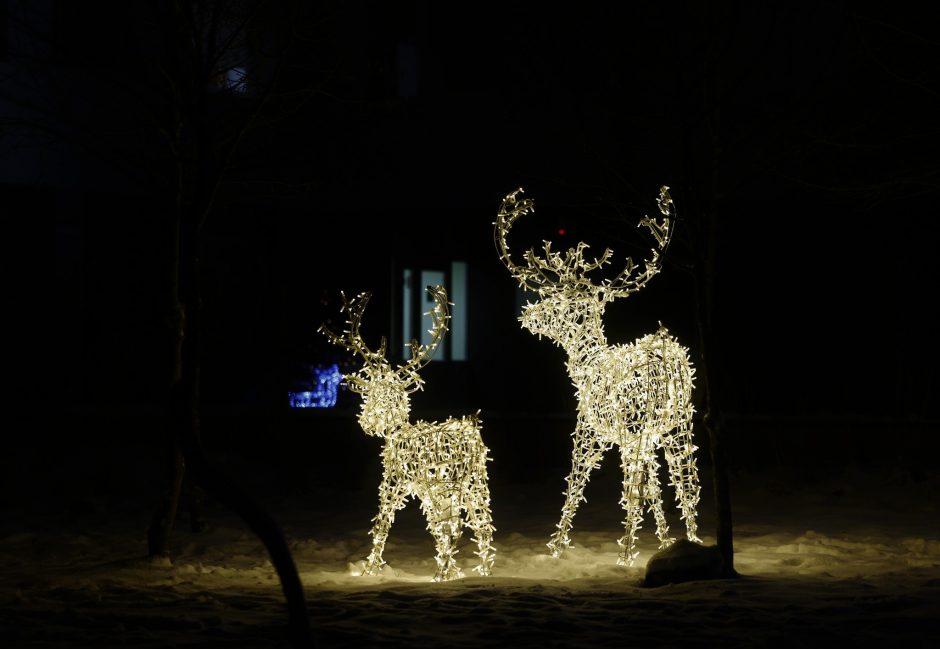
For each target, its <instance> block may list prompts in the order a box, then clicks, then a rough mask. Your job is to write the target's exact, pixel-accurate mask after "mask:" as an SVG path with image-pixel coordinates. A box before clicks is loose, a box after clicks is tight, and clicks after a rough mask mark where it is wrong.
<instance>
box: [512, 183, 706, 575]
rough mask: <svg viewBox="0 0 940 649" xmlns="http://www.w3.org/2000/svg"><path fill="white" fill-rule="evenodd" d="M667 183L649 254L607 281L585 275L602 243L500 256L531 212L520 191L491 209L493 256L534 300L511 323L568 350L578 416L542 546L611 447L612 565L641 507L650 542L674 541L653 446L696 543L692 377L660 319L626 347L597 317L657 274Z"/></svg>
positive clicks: (565, 541)
mask: <svg viewBox="0 0 940 649" xmlns="http://www.w3.org/2000/svg"><path fill="white" fill-rule="evenodd" d="M668 189H669V188H668V187H662V188H661V189H660V195H659V199H658V203H659V209H660V212H661V213H662V215H663V219H662V221H661V222H659V221H657V220H655V219H649V218H643V219H642V220H641V221H640V223H639V225H641V226H645V227H647V228H649V230H650V232H651V233H652V234H653V236H654V237H655V238H656V242H657V244H658V248H659V250H655V249H654V250H653V256H652V259H650V260H649V261H647V262H646V264H645V268H644V269H643V270H642V271H639V272H637V274H636V275H634V271H635V270H637V268H636V267H635V266H634V264H633V260H632V259H630V258H629V257H628V258H627V264H626V268H625V269H624V270H623V271H622V272H621V273H620V274H619V275H617V276H616V277H615V278H613V279H608V280H603V281H600V282H598V283H594V282H592V281H591V280H590V279H589V278H588V274H589V273H591V272H592V271H595V270H598V269H600V268H601V267H602V266H604V265H605V264H608V263H610V262H609V260H610V256H611V255H612V254H613V253H612V251H611V250H610V249H609V248H608V249H606V250H604V253H603V254H602V255H601V256H600V257H599V258H597V259H594V260H593V261H588V260H585V258H584V251H585V249H586V248H587V247H588V246H587V244H585V243H583V242H581V243H578V245H577V247H576V248H570V249H568V251H567V252H566V253H565V254H564V255H562V254H560V253H557V252H553V251H552V249H551V243H550V242H548V241H546V242H544V246H543V247H544V253H545V254H544V257H540V256H538V255H536V253H535V251H534V250H532V249H530V250H529V251H528V252H527V253H526V255H525V262H526V264H525V266H517V265H516V264H515V263H514V262H513V261H512V258H511V256H510V252H509V246H508V245H507V243H506V238H507V236H508V234H509V230H510V228H512V225H513V223H514V222H515V221H516V219H518V218H519V217H520V216H522V215H523V214H526V213H528V212H533V211H534V204H533V202H532V201H531V200H530V199H524V200H519V198H518V196H519V194H521V193H522V191H523V190H522V188H519V189H517V190H516V191H514V192H512V193H510V194H509V195H507V196H506V197H505V198H504V199H503V202H502V205H501V206H500V209H499V215H498V217H497V219H496V223H495V226H496V227H495V229H494V239H495V243H496V247H497V249H498V251H499V256H500V259H501V260H502V262H503V264H504V265H505V266H506V268H508V269H509V272H510V273H512V276H513V277H514V278H515V279H516V280H518V282H519V284H520V286H522V287H523V288H526V289H529V290H531V291H535V292H536V293H538V295H539V300H538V301H537V302H535V303H534V304H527V305H526V306H525V307H524V309H523V312H522V316H521V317H520V318H519V320H520V321H521V322H522V326H523V327H524V328H526V329H528V330H529V331H531V332H532V333H534V334H537V335H538V336H539V338H541V337H542V336H543V335H544V336H547V337H548V338H550V339H551V340H552V341H554V342H555V343H556V344H557V345H559V346H560V347H562V348H563V349H564V350H565V351H566V352H567V354H568V361H567V368H568V374H569V375H570V377H571V380H572V382H573V383H574V386H575V388H576V390H577V397H578V419H577V424H576V427H575V430H574V433H573V437H574V450H573V452H572V456H571V474H570V475H569V476H568V477H567V479H566V480H567V483H568V486H567V489H566V490H565V505H564V508H563V509H562V514H561V520H560V521H559V523H558V525H557V528H558V529H557V531H556V532H555V533H554V534H553V535H552V537H551V541H550V542H549V543H548V547H549V549H550V550H551V553H552V556H555V557H558V556H560V555H561V554H562V553H563V552H564V551H565V549H566V548H568V547H569V546H570V545H571V540H570V539H569V537H568V533H569V532H570V531H571V528H572V519H573V518H574V515H575V512H576V511H577V508H578V505H579V503H580V502H581V501H582V500H584V496H583V493H584V487H585V485H586V484H587V481H588V477H589V476H590V473H591V470H592V469H595V468H597V467H598V466H600V461H601V458H602V456H603V454H604V453H605V452H606V451H607V450H608V449H610V448H611V447H612V446H613V445H614V444H616V445H617V446H618V447H619V449H620V462H621V464H622V466H623V473H624V477H623V497H622V499H621V501H620V502H621V505H622V506H623V508H624V509H625V511H626V521H625V523H624V524H625V527H626V533H625V534H624V536H623V537H622V538H621V539H620V540H619V541H618V544H619V545H620V555H619V558H618V561H617V562H618V563H619V564H620V565H633V561H634V559H635V558H636V557H637V555H638V554H639V553H638V552H636V551H635V547H636V532H637V530H638V529H640V526H641V523H642V519H643V503H644V501H645V502H646V503H647V504H648V506H649V509H650V510H651V511H652V512H653V515H654V516H655V519H656V534H657V536H658V537H659V541H660V547H661V548H662V547H666V546H668V545H669V544H671V543H672V542H673V541H674V539H672V538H670V537H669V528H668V525H667V523H666V517H665V515H664V514H663V506H662V493H661V490H660V485H659V477H658V470H659V462H658V460H657V458H656V452H657V451H658V449H660V448H661V449H663V452H664V455H665V457H666V462H667V464H668V469H669V475H670V478H671V480H670V483H671V484H672V485H673V486H674V487H675V493H676V501H677V503H678V505H679V507H680V508H681V510H682V518H684V519H685V524H686V532H687V536H688V538H689V539H690V540H692V541H697V542H700V541H699V539H698V537H697V535H696V531H697V527H696V520H695V517H696V506H697V504H698V500H699V484H698V471H697V468H696V461H695V457H694V451H695V450H696V447H695V446H694V445H693V444H692V413H693V408H692V404H691V396H692V377H693V374H694V370H693V369H692V368H691V367H690V365H689V360H688V354H687V351H686V349H685V348H684V347H682V346H680V345H679V344H678V343H677V342H676V341H675V339H674V338H672V337H671V336H670V335H669V333H668V332H667V331H666V329H665V328H664V327H663V326H662V325H660V329H659V331H658V332H657V333H655V334H651V335H647V336H645V337H643V338H641V339H639V340H637V341H636V342H634V343H633V344H624V345H608V344H607V338H606V337H605V335H604V325H603V322H602V317H603V315H604V309H605V308H606V307H607V304H608V303H610V302H612V301H613V300H615V299H617V298H620V297H627V296H628V295H630V294H631V293H635V292H636V291H639V290H640V289H641V288H643V286H644V285H645V284H646V283H647V282H648V281H649V280H650V279H651V278H652V277H653V276H654V275H656V273H658V272H659V252H660V251H664V250H665V249H666V246H667V245H668V243H669V239H670V237H671V236H672V227H673V225H672V223H673V219H674V215H675V214H674V208H673V204H672V198H671V197H670V196H669V191H668Z"/></svg>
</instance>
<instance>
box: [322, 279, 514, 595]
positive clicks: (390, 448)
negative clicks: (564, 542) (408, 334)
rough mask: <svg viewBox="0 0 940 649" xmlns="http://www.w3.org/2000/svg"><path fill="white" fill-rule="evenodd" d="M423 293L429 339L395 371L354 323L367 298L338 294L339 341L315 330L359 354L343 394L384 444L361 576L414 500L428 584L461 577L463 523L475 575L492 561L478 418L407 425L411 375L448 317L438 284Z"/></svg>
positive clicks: (377, 565) (415, 379)
mask: <svg viewBox="0 0 940 649" xmlns="http://www.w3.org/2000/svg"><path fill="white" fill-rule="evenodd" d="M427 290H428V292H429V293H430V294H431V296H432V297H433V298H434V301H435V306H434V308H433V309H432V310H431V311H430V312H429V313H428V314H429V315H430V316H431V319H432V322H433V325H432V328H431V330H430V331H429V333H430V334H431V340H430V342H429V343H428V344H427V345H421V344H419V343H418V341H416V340H412V341H411V359H410V360H408V361H406V362H405V363H403V364H402V365H399V366H398V367H392V365H391V364H390V363H389V362H388V360H387V359H386V358H385V347H386V341H385V338H384V337H383V338H382V341H381V343H380V345H379V349H378V351H375V352H373V351H371V350H370V349H369V348H368V347H367V346H366V344H365V342H364V341H363V339H362V336H361V335H360V334H359V322H360V320H361V319H362V314H363V312H364V311H365V308H366V304H367V303H368V301H369V298H370V297H371V293H362V294H360V295H359V296H358V297H356V298H354V299H352V300H347V299H346V296H345V295H343V311H346V312H347V313H348V314H349V315H348V317H347V328H346V331H345V332H344V333H343V335H342V336H338V335H336V334H335V333H333V332H332V331H330V330H329V329H327V328H326V327H325V326H321V327H320V331H322V332H323V333H325V334H326V336H327V337H328V338H329V339H330V341H331V342H333V343H334V344H337V345H342V346H343V347H345V348H346V349H348V350H350V351H352V352H354V353H356V354H358V355H359V356H361V357H362V361H363V367H362V369H360V370H359V371H357V372H354V373H352V374H349V375H347V376H346V377H345V378H346V379H347V381H348V385H349V387H350V389H351V390H353V391H354V392H358V393H359V394H361V395H362V410H361V412H360V414H359V424H360V425H361V426H362V429H363V430H364V431H365V432H366V433H367V434H368V435H373V436H377V437H381V438H383V439H384V440H385V448H384V449H383V451H382V463H383V467H384V470H383V474H382V484H381V485H379V513H378V514H377V515H376V517H375V518H374V519H373V521H374V525H373V527H372V552H371V554H369V556H368V558H367V559H366V561H365V566H364V569H363V573H364V574H375V573H376V572H377V571H378V570H379V569H381V567H382V565H384V563H385V562H384V561H383V560H382V552H383V550H384V549H385V541H386V539H387V538H388V534H389V530H390V529H391V527H392V523H394V521H395V512H396V511H398V510H399V509H402V508H403V507H404V506H405V504H406V503H407V501H408V499H409V498H411V497H417V498H418V499H419V500H420V501H421V510H422V511H423V512H424V515H425V517H426V518H427V521H428V530H429V531H430V532H431V534H432V535H433V536H434V541H435V543H436V545H437V574H436V575H435V577H434V579H435V581H446V580H449V579H456V578H458V577H461V576H462V574H461V572H460V570H459V568H458V566H457V560H456V558H455V555H456V554H457V541H458V540H459V539H460V536H461V534H462V532H463V525H466V526H467V527H469V528H470V529H471V530H472V531H473V533H474V538H473V540H474V542H475V543H476V545H477V548H478V551H477V552H476V554H477V556H478V557H479V565H478V566H476V567H475V568H474V570H476V571H477V572H479V573H480V574H481V575H488V574H489V573H490V569H491V567H492V565H493V561H494V558H495V550H494V548H493V547H492V545H491V544H492V540H493V529H494V528H493V523H492V515H491V513H490V492H489V485H488V480H487V471H486V462H487V461H488V457H487V453H488V449H487V448H486V446H484V444H483V439H482V438H481V436H480V420H479V418H478V417H477V415H472V416H469V417H463V418H461V419H454V418H448V419H447V421H444V422H425V421H418V422H416V423H414V424H412V423H410V422H409V414H410V411H411V401H410V396H409V395H410V393H412V392H414V391H415V390H420V389H422V387H423V385H424V381H423V380H422V379H421V377H420V376H419V375H418V371H419V370H420V369H421V368H422V367H423V366H424V365H425V364H426V363H427V362H428V361H430V359H431V357H432V356H433V355H434V352H435V351H436V350H437V348H438V347H439V346H440V344H441V341H442V340H443V339H444V333H445V332H446V331H447V323H448V320H449V319H450V310H449V305H448V302H447V293H446V292H445V290H444V289H443V287H440V286H429V287H428V289H427ZM477 414H479V413H477Z"/></svg>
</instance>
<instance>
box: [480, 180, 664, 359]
mask: <svg viewBox="0 0 940 649" xmlns="http://www.w3.org/2000/svg"><path fill="white" fill-rule="evenodd" d="M522 193H523V190H522V188H521V187H520V188H519V189H517V190H516V191H514V192H512V193H510V194H508V195H507V196H506V197H505V198H504V199H503V202H502V204H501V205H500V208H499V214H498V215H497V217H496V223H495V224H494V225H495V228H494V231H493V238H494V241H495V243H496V248H497V250H498V251H499V257H500V260H501V261H502V262H503V265H505V266H506V268H507V269H508V270H509V272H510V273H511V274H512V276H513V277H514V278H515V279H516V280H517V281H518V282H519V285H520V286H521V287H522V288H525V289H528V290H530V291H534V292H536V293H538V295H539V299H538V301H537V302H535V303H534V304H531V303H530V304H527V305H526V306H525V307H524V308H523V311H522V316H521V317H520V318H519V319H520V321H521V322H522V326H523V327H525V328H526V329H528V330H529V331H531V332H532V333H534V334H537V335H538V336H539V337H541V336H543V335H544V336H547V337H548V338H550V339H551V340H553V341H554V342H555V343H556V344H558V345H560V346H562V347H568V346H569V345H571V344H575V343H579V342H580V341H584V340H588V341H591V342H597V343H600V344H606V340H605V339H604V331H603V324H602V322H601V317H602V316H603V314H604V309H605V308H606V306H607V303H608V302H612V301H613V300H615V299H616V298H619V297H627V296H628V295H630V294H631V293H635V292H637V291H639V290H640V289H641V288H643V286H645V285H646V283H647V282H648V281H649V280H650V279H652V278H653V276H654V275H656V273H658V272H659V270H660V253H662V252H665V250H666V248H667V247H668V245H669V240H670V238H671V237H672V228H673V220H674V217H675V208H674V206H673V203H672V197H670V196H669V188H668V187H666V186H663V187H661V188H660V190H659V198H658V199H657V203H658V204H659V211H660V213H661V214H662V215H663V218H662V220H661V221H657V220H656V219H655V218H652V219H651V218H648V217H644V218H642V219H640V222H639V224H638V226H637V227H646V228H648V229H649V231H650V233H651V234H652V235H653V237H654V238H655V239H656V247H655V248H653V249H652V256H651V257H650V259H648V260H646V261H645V262H644V265H643V268H642V270H641V269H640V268H639V267H638V266H636V265H635V264H634V263H633V260H632V259H631V258H630V257H627V262H626V266H625V268H624V269H623V270H622V271H621V272H620V274H618V275H617V276H616V277H614V278H612V279H605V280H601V281H599V282H594V281H592V280H591V279H590V277H589V274H590V273H592V272H593V271H596V270H598V269H600V268H602V267H603V266H605V265H607V264H609V263H610V258H611V256H612V255H613V251H612V250H611V249H610V248H606V249H605V250H604V252H603V253H602V254H601V256H600V257H597V258H595V259H593V260H590V259H585V256H584V253H585V251H586V250H587V249H588V245H587V244H586V243H583V242H581V243H578V245H577V246H576V247H574V248H569V249H568V250H567V251H566V252H565V253H564V254H562V253H559V252H555V251H553V250H552V244H551V242H550V241H545V242H543V246H542V249H543V253H544V254H543V255H541V256H540V255H539V254H537V253H536V252H535V249H534V248H530V249H529V250H528V251H527V252H526V253H525V265H524V266H519V265H516V263H515V262H513V260H512V257H511V255H510V252H509V245H508V244H507V242H506V240H507V237H508V236H509V230H510V229H511V228H512V226H513V223H515V221H516V219H518V218H519V217H520V216H522V215H524V214H528V213H529V212H534V211H535V204H534V202H533V201H532V200H531V199H528V198H526V199H521V200H520V198H519V195H520V194H522Z"/></svg>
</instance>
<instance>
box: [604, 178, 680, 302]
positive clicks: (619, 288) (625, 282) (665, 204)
mask: <svg viewBox="0 0 940 649" xmlns="http://www.w3.org/2000/svg"><path fill="white" fill-rule="evenodd" d="M656 204H657V205H659V211H660V213H661V214H662V215H663V220H662V223H660V222H658V221H657V220H656V219H655V218H652V219H651V218H649V217H647V216H644V217H643V218H642V219H640V222H639V223H638V224H637V227H646V228H648V229H649V231H650V233H651V234H652V235H653V237H654V238H655V239H656V244H657V248H658V249H657V248H654V249H653V250H652V252H653V257H652V258H651V259H648V260H646V264H645V265H644V268H643V272H641V273H640V274H639V275H637V276H636V277H631V276H632V275H633V271H634V270H635V269H636V266H635V265H634V263H633V259H632V258H630V257H627V266H626V268H624V269H623V271H622V272H621V273H620V274H619V275H617V276H616V277H615V278H613V279H611V280H607V281H605V282H603V286H604V288H605V289H607V290H608V291H609V292H610V295H611V297H626V296H628V295H630V294H631V293H636V292H637V291H639V290H640V289H641V288H643V287H644V286H646V283H647V282H648V281H650V280H651V279H652V278H653V276H654V275H656V273H658V272H659V270H660V265H659V258H660V253H661V252H666V248H668V247H669V242H670V240H671V239H672V231H673V226H674V221H675V216H676V206H675V204H674V203H673V202H672V196H670V195H669V187H667V186H666V185H663V186H662V187H660V188H659V198H657V199H656Z"/></svg>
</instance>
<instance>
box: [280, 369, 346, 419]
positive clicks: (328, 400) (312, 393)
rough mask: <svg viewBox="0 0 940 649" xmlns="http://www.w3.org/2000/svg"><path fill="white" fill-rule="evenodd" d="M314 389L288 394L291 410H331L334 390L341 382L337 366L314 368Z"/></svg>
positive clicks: (334, 399) (340, 374)
mask: <svg viewBox="0 0 940 649" xmlns="http://www.w3.org/2000/svg"><path fill="white" fill-rule="evenodd" d="M313 375H314V384H315V386H316V387H315V388H314V389H313V390H304V391H303V392H288V393H287V399H288V402H289V403H290V407H291V408H332V407H333V406H335V405H336V390H337V388H338V387H339V384H340V382H341V381H342V380H343V373H342V372H340V371H339V365H337V364H336V363H333V364H332V365H330V366H329V367H326V368H321V367H316V368H314V370H313Z"/></svg>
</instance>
